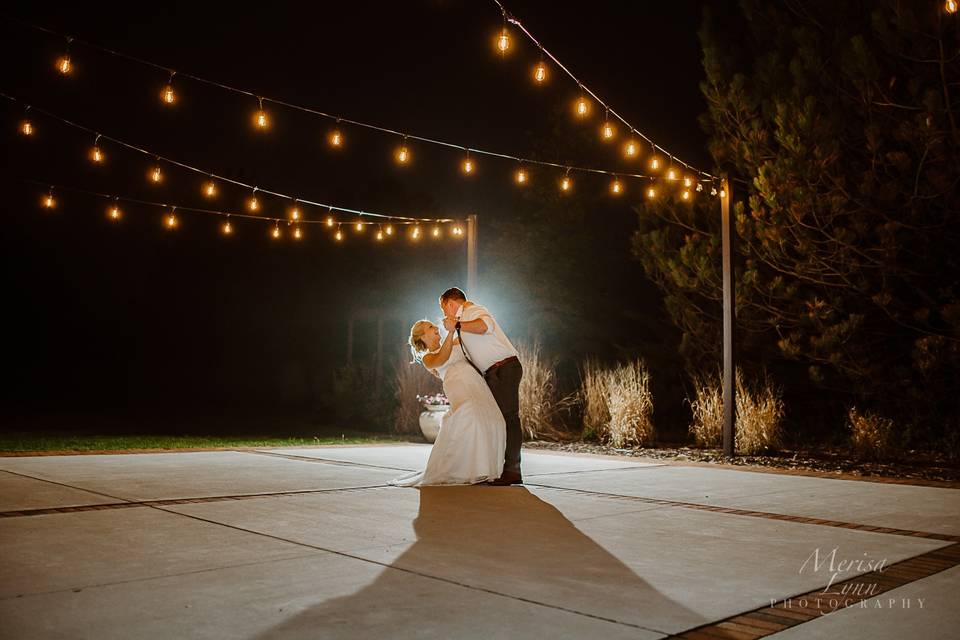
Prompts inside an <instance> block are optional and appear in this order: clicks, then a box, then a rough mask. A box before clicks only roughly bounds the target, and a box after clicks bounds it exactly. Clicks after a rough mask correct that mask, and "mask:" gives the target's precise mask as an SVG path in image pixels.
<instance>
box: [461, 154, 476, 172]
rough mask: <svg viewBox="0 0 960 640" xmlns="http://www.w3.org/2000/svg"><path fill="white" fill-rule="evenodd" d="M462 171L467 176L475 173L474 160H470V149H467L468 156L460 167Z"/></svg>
mask: <svg viewBox="0 0 960 640" xmlns="http://www.w3.org/2000/svg"><path fill="white" fill-rule="evenodd" d="M460 169H462V170H463V172H464V173H465V174H466V175H470V174H472V173H473V170H474V166H473V160H471V159H470V150H469V149H467V155H466V157H465V158H464V159H463V163H462V164H461V165H460Z"/></svg>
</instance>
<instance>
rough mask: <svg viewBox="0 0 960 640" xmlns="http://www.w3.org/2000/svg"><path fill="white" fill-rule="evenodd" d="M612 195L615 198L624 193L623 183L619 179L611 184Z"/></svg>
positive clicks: (615, 179)
mask: <svg viewBox="0 0 960 640" xmlns="http://www.w3.org/2000/svg"><path fill="white" fill-rule="evenodd" d="M610 193H612V194H613V195H615V196H618V195H620V194H621V193H623V183H622V182H620V179H619V178H614V179H613V182H611V183H610Z"/></svg>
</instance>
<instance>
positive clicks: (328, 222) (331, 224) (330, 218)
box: [327, 216, 333, 227]
mask: <svg viewBox="0 0 960 640" xmlns="http://www.w3.org/2000/svg"><path fill="white" fill-rule="evenodd" d="M327 226H328V227H332V226H333V216H327Z"/></svg>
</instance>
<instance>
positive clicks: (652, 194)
mask: <svg viewBox="0 0 960 640" xmlns="http://www.w3.org/2000/svg"><path fill="white" fill-rule="evenodd" d="M656 197H657V190H656V189H654V188H653V187H648V188H647V198H648V199H650V200H653V199H654V198H656Z"/></svg>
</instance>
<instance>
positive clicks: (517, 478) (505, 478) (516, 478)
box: [487, 471, 523, 487]
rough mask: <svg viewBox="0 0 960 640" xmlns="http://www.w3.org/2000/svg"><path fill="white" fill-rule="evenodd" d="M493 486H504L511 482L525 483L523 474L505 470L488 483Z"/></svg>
mask: <svg viewBox="0 0 960 640" xmlns="http://www.w3.org/2000/svg"><path fill="white" fill-rule="evenodd" d="M487 484H488V485H490V486H492V487H503V486H506V485H510V484H523V476H522V475H521V474H519V473H517V472H516V471H504V472H503V475H501V476H500V477H499V478H497V479H496V480H491V481H489V482H488V483H487Z"/></svg>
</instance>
